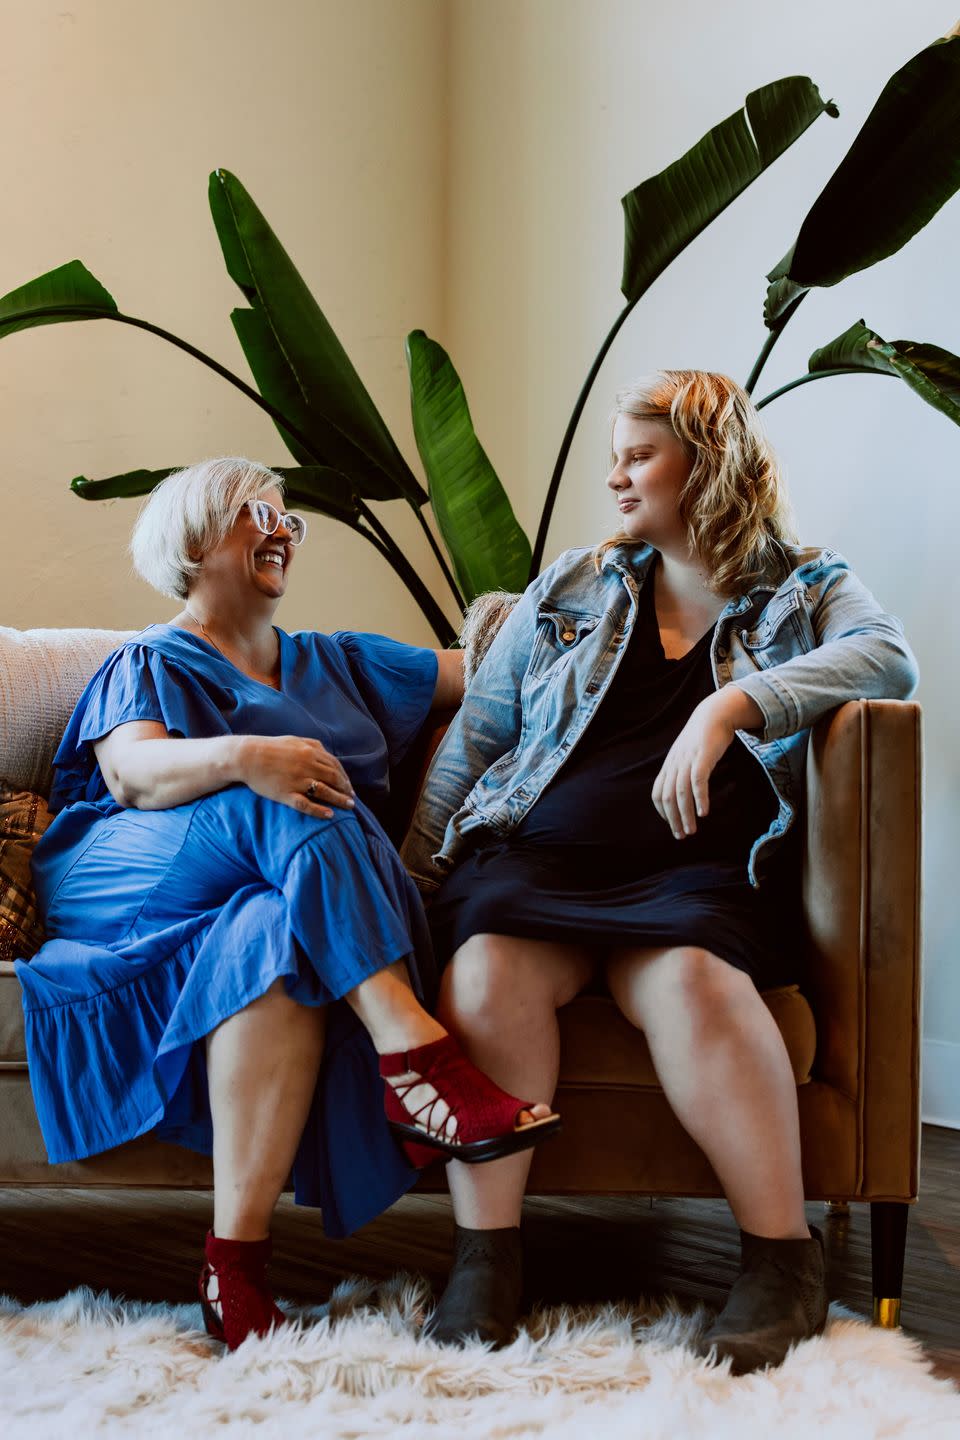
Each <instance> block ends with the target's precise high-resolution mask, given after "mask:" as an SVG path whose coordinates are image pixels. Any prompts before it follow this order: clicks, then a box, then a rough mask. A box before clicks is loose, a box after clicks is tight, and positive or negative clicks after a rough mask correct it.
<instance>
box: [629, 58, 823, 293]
mask: <svg viewBox="0 0 960 1440" xmlns="http://www.w3.org/2000/svg"><path fill="white" fill-rule="evenodd" d="M824 110H826V111H827V113H828V114H830V115H836V114H837V113H838V112H837V108H836V106H835V105H834V104H833V102H832V101H824V100H823V99H822V98H821V95H820V92H819V90H818V89H817V87H816V85H814V83H813V81H812V80H809V79H807V77H806V76H805V75H790V76H787V78H786V79H784V80H775V81H773V83H772V84H770V85H764V86H762V87H761V88H760V89H759V90H753V91H751V93H750V94H749V95H748V96H747V99H746V102H745V104H744V107H743V109H742V110H738V111H737V112H736V113H735V114H734V115H730V116H728V118H727V119H726V120H723V121H721V123H720V124H719V125H716V126H714V128H713V129H712V130H709V131H708V132H707V134H706V135H704V137H703V139H702V140H700V141H699V142H698V143H697V144H696V145H694V147H693V149H692V150H688V151H687V153H686V154H685V155H681V157H680V159H679V160H675V161H674V163H673V164H672V165H668V166H667V168H666V170H661V171H660V173H659V174H658V175H653V176H652V177H651V178H650V179H649V180H645V181H644V182H643V184H642V185H638V186H637V188H636V189H635V190H631V191H630V193H629V195H625V196H624V197H623V202H622V203H623V211H624V221H625V227H626V232H625V238H624V254H623V280H622V282H621V286H620V288H621V289H622V291H623V293H624V295H625V296H626V297H627V299H628V300H629V301H631V302H633V301H636V300H638V299H639V298H640V296H641V295H642V294H643V293H644V291H645V290H647V289H649V287H650V285H652V283H653V281H654V280H655V279H656V278H657V276H658V275H660V274H661V273H662V271H664V270H665V269H666V267H667V266H668V265H669V264H670V262H671V260H673V259H675V258H676V256H677V255H679V254H680V252H681V250H684V249H685V248H686V246H687V245H689V244H690V242H691V240H693V239H695V238H696V236H697V235H699V234H700V232H701V230H704V229H705V228H706V227H707V226H708V225H709V224H710V222H711V220H713V219H715V218H716V216H717V215H719V214H720V212H721V211H722V210H725V209H726V207H727V206H728V205H729V204H730V202H731V201H732V200H735V199H736V197H737V196H738V195H739V194H740V193H741V191H742V190H745V189H746V187H747V186H748V185H749V184H750V183H751V181H753V180H756V178H757V176H758V175H760V174H761V173H762V172H763V171H764V170H765V169H766V168H767V166H768V165H771V164H772V163H773V161H774V160H776V159H777V157H778V156H779V155H782V154H783V152H784V150H786V149H787V148H788V147H789V146H790V145H792V144H793V142H794V140H796V139H798V137H799V136H800V135H802V134H803V132H804V130H806V129H807V127H808V126H809V125H811V124H812V123H813V121H814V120H816V118H817V116H818V115H821V114H822V113H823V111H824Z"/></svg>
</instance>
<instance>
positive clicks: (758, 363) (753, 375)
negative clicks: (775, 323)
mask: <svg viewBox="0 0 960 1440" xmlns="http://www.w3.org/2000/svg"><path fill="white" fill-rule="evenodd" d="M780 334H781V332H780V331H779V330H771V331H770V334H769V335H768V336H767V338H766V340H765V341H764V342H763V349H762V350H761V351H760V354H759V355H758V356H757V358H756V360H755V362H754V366H753V369H752V370H751V371H750V376H749V379H748V380H747V383H746V384H745V385H744V387H743V388H744V390H746V392H747V394H748V395H752V394H753V391H754V387H755V386H756V383H757V381H758V380H759V379H760V371H761V370H762V369H763V367H764V365H766V363H767V357H768V356H769V354H770V351H771V350H772V349H773V347H774V345H776V343H777V341H778V340H779V339H780Z"/></svg>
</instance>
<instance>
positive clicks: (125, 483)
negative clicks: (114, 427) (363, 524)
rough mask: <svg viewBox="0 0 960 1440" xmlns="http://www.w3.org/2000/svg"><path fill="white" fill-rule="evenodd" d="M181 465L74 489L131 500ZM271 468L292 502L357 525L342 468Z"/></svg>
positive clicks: (76, 484)
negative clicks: (278, 476) (281, 477)
mask: <svg viewBox="0 0 960 1440" xmlns="http://www.w3.org/2000/svg"><path fill="white" fill-rule="evenodd" d="M181 468H182V467H181V466H179V465H172V466H170V468H169V469H167V470H127V471H125V472H124V474H122V475H110V476H108V477H107V478H106V479H104V480H88V479H87V477H86V476H85V475H77V476H76V478H75V479H73V480H71V482H70V489H71V490H72V491H73V492H74V494H75V495H79V496H80V497H81V499H83V500H128V499H130V498H132V497H133V496H136V495H149V493H150V491H151V490H153V489H155V488H156V486H157V485H159V484H160V481H161V480H165V479H166V478H167V476H168V475H172V474H173V473H174V472H175V471H176V470H179V469H181ZM270 468H271V469H272V470H275V471H276V472H277V474H278V475H282V476H283V479H284V494H285V497H286V499H287V501H288V502H289V504H290V505H303V506H305V507H306V508H308V509H310V510H318V511H320V512H321V513H322V514H324V515H329V516H330V517H331V518H332V519H334V520H342V521H344V522H345V523H346V524H347V525H353V526H356V525H357V523H358V521H359V518H360V517H359V515H358V512H357V502H356V500H355V499H354V496H353V491H352V488H351V484H350V481H349V480H348V478H347V476H346V475H342V474H341V473H340V471H339V470H332V469H330V468H329V466H326V465H296V466H289V465H272V466H271V467H270Z"/></svg>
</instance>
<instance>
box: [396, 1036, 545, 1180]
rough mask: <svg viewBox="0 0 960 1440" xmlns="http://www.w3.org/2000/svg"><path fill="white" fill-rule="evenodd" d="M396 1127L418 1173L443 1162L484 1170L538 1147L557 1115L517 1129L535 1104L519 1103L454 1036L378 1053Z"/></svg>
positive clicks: (399, 1138)
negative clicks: (486, 1163) (487, 1163)
mask: <svg viewBox="0 0 960 1440" xmlns="http://www.w3.org/2000/svg"><path fill="white" fill-rule="evenodd" d="M380 1074H381V1075H382V1076H383V1078H384V1080H385V1081H386V1086H385V1090H384V1108H385V1110H386V1113H387V1120H388V1121H389V1124H390V1129H391V1130H392V1131H393V1133H394V1135H396V1137H397V1139H398V1140H400V1141H401V1143H402V1145H403V1149H404V1153H405V1154H406V1157H407V1159H408V1160H409V1162H410V1164H411V1165H413V1166H414V1167H415V1168H417V1169H422V1168H423V1166H425V1165H429V1164H431V1163H432V1161H434V1160H439V1159H440V1158H441V1157H442V1158H443V1159H445V1160H463V1161H465V1162H466V1163H467V1164H471V1165H478V1164H482V1163H483V1162H484V1161H487V1160H499V1159H500V1158H501V1157H502V1156H504V1155H513V1154H515V1153H516V1152H517V1151H518V1150H528V1149H530V1147H531V1146H533V1145H539V1143H540V1141H541V1140H546V1139H547V1138H548V1136H550V1135H556V1134H557V1132H558V1131H559V1129H560V1116H559V1115H546V1116H544V1118H543V1119H542V1120H533V1121H531V1122H529V1123H528V1124H526V1125H521V1124H519V1123H518V1122H519V1118H520V1113H521V1111H523V1110H530V1109H532V1107H533V1102H532V1101H529V1100H518V1099H517V1097H516V1096H515V1095H508V1094H507V1092H506V1091H505V1090H501V1089H500V1086H499V1085H495V1084H494V1082H493V1081H492V1080H491V1079H490V1077H489V1075H485V1074H484V1072H483V1071H482V1070H478V1069H477V1067H476V1065H474V1064H473V1063H472V1062H471V1061H470V1060H468V1059H467V1057H466V1055H464V1053H463V1051H462V1050H461V1049H460V1046H459V1045H458V1044H457V1042H456V1040H454V1038H453V1036H452V1035H444V1036H442V1037H441V1038H440V1039H439V1040H433V1041H431V1042H430V1044H429V1045H420V1046H418V1047H417V1049H415V1050H407V1051H399V1052H398V1053H396V1054H392V1055H381V1056H380Z"/></svg>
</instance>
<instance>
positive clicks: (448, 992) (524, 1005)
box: [442, 935, 590, 1021]
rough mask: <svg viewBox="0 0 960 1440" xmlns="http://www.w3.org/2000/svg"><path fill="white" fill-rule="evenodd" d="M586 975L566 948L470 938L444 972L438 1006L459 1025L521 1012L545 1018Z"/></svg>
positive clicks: (502, 938) (585, 966)
mask: <svg viewBox="0 0 960 1440" xmlns="http://www.w3.org/2000/svg"><path fill="white" fill-rule="evenodd" d="M589 973H590V969H589V965H588V962H587V961H586V959H585V958H583V959H581V957H579V956H578V955H577V954H576V953H575V952H574V951H573V949H572V947H568V946H551V945H548V944H546V943H544V942H538V941H531V940H522V939H518V938H516V937H513V936H509V935H473V936H471V937H470V939H469V940H467V941H466V942H465V943H464V944H463V945H461V946H460V948H459V950H457V952H456V954H455V955H454V957H453V959H452V960H451V961H450V964H449V965H448V966H447V969H446V970H445V972H444V976H443V992H442V1006H443V1008H444V1010H445V1011H446V1012H447V1013H448V1014H452V1015H454V1016H456V1017H457V1018H458V1019H460V1020H464V1021H466V1020H470V1019H471V1018H476V1019H482V1018H488V1017H491V1016H495V1015H501V1014H506V1013H509V1014H510V1015H511V1016H515V1015H516V1014H517V1012H518V1011H520V1010H522V1009H526V1010H532V1011H534V1012H538V1011H541V1010H542V1011H543V1012H544V1013H548V1012H552V1011H555V1010H556V1009H557V1008H558V1007H559V1006H560V1005H564V1004H566V1003H567V1002H568V1001H569V1000H571V999H572V998H573V996H574V995H575V994H576V993H577V991H578V990H579V989H581V988H582V987H583V985H584V984H585V983H586V979H587V978H589Z"/></svg>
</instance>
